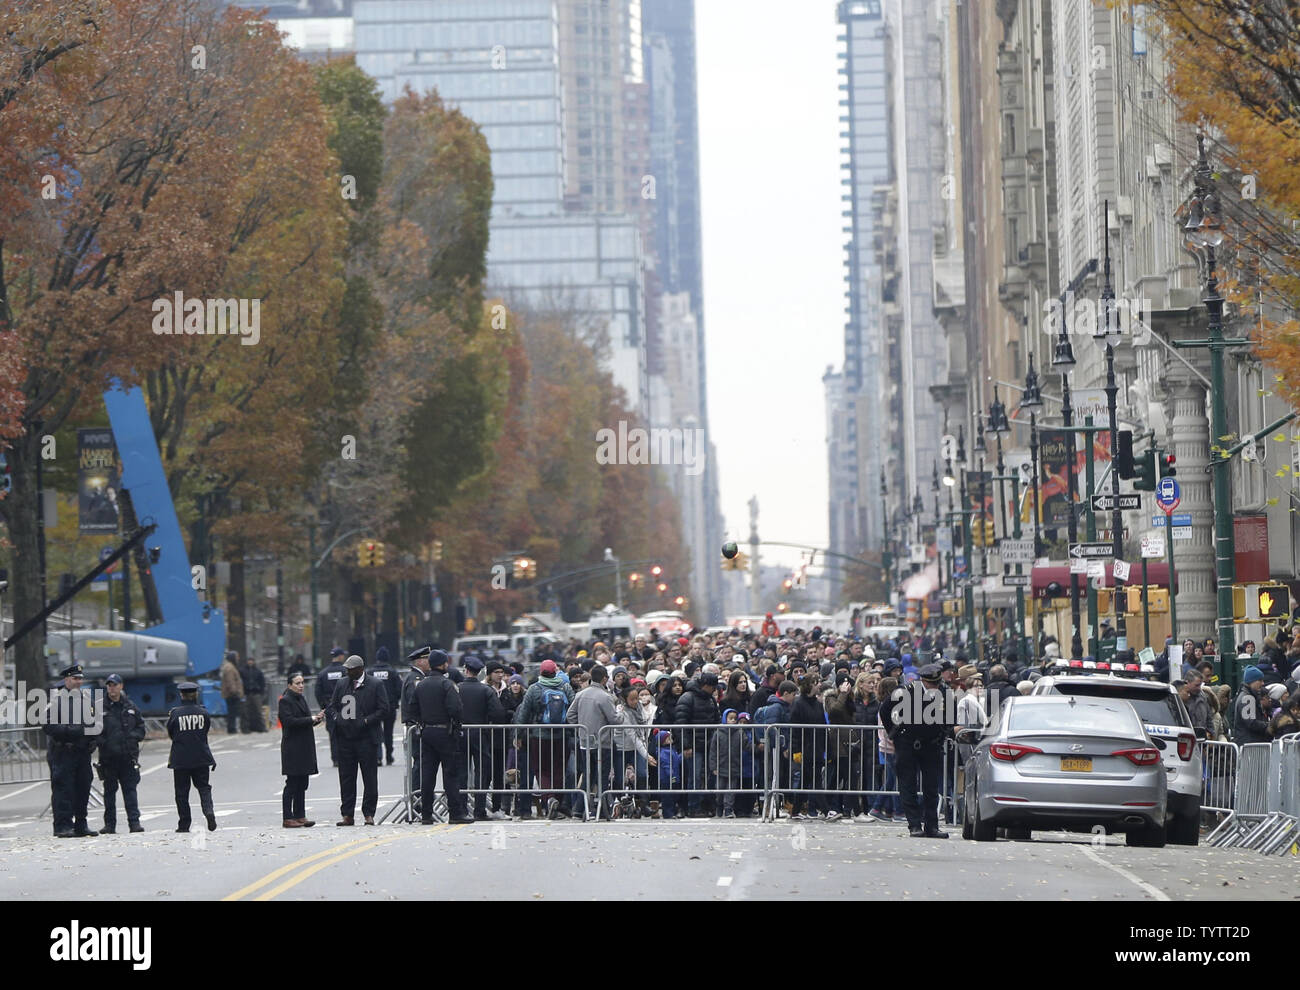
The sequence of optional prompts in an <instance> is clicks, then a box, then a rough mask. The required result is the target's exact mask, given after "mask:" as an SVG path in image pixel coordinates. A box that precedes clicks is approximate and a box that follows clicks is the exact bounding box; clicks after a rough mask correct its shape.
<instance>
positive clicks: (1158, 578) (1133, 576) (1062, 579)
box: [1032, 560, 1177, 599]
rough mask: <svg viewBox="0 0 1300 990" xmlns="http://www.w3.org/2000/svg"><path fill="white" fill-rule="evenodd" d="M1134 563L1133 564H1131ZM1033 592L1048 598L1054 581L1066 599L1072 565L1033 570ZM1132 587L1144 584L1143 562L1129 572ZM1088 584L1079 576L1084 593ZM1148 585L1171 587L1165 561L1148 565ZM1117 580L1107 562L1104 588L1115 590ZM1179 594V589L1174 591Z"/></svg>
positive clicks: (1038, 596) (1054, 565)
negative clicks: (1050, 586)
mask: <svg viewBox="0 0 1300 990" xmlns="http://www.w3.org/2000/svg"><path fill="white" fill-rule="evenodd" d="M1131 563H1132V562H1131ZM1032 580H1033V592H1034V597H1035V598H1043V599H1045V598H1047V586H1048V585H1049V584H1051V583H1052V582H1053V581H1056V582H1058V583H1059V584H1060V585H1061V587H1062V588H1064V589H1065V595H1066V597H1068V596H1069V593H1070V565H1069V564H1049V565H1048V566H1046V567H1035V568H1034V570H1033V579H1032ZM1125 583H1126V584H1128V585H1129V586H1130V587H1132V586H1133V585H1135V584H1138V585H1140V584H1141V583H1142V564H1141V562H1140V561H1139V562H1137V563H1133V566H1132V569H1131V570H1130V571H1129V576H1128V581H1127V582H1125ZM1087 584H1088V579H1087V577H1085V576H1084V575H1082V574H1080V575H1079V590H1080V591H1083V590H1084V589H1085V588H1086V587H1087ZM1147 584H1149V585H1151V586H1152V587H1156V588H1168V587H1169V565H1168V564H1166V563H1164V562H1163V561H1162V562H1160V563H1156V562H1154V561H1152V562H1151V563H1150V564H1147ZM1114 586H1115V578H1114V575H1113V573H1112V571H1111V565H1110V561H1109V560H1107V561H1106V577H1105V581H1104V583H1103V584H1102V587H1103V588H1113V587H1114ZM1174 591H1175V593H1177V588H1175V589H1174Z"/></svg>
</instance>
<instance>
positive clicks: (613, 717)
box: [565, 684, 622, 749]
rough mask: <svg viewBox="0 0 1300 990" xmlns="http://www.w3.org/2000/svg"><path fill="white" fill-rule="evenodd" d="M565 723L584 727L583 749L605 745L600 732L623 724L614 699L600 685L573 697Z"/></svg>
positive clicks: (595, 685)
mask: <svg viewBox="0 0 1300 990" xmlns="http://www.w3.org/2000/svg"><path fill="white" fill-rule="evenodd" d="M565 721H567V722H568V723H569V724H570V725H580V726H582V730H583V731H582V736H581V737H580V741H581V745H582V748H583V749H594V748H595V747H597V746H601V745H604V744H605V743H604V740H603V739H601V737H600V735H599V733H600V730H601V729H603V728H604V727H605V726H607V725H621V724H622V719H620V718H619V716H618V712H617V711H615V709H614V699H613V698H612V697H610V694H609V692H608V691H606V690H605V688H604V687H603V686H601V685H598V684H591V685H588V686H587V687H585V688H583V689H582V690H581V691H579V692H578V693H577V694H576V695H574V696H573V702H572V703H571V704H570V705H569V711H568V715H567V716H566V718H565ZM606 738H608V735H606Z"/></svg>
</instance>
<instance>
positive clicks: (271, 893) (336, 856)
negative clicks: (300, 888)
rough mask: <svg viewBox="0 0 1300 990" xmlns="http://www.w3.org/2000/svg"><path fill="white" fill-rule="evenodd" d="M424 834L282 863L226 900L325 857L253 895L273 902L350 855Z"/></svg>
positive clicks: (335, 849)
mask: <svg viewBox="0 0 1300 990" xmlns="http://www.w3.org/2000/svg"><path fill="white" fill-rule="evenodd" d="M464 827H465V826H464V825H453V826H452V827H451V828H448V829H445V831H448V832H452V831H455V830H456V829H461V828H464ZM421 834H423V833H422V832H420V831H414V832H405V831H404V832H403V833H402V834H401V835H392V836H388V837H386V838H382V839H370V838H368V837H367V838H363V839H355V840H353V841H352V842H350V843H348V844H347V845H345V846H341V847H340V846H334V847H332V848H330V849H325V850H323V851H321V852H318V853H315V854H314V855H312V856H306V857H304V858H303V859H300V860H297V861H295V862H293V863H290V864H289V865H287V866H282V867H280V868H279V869H278V870H274V871H272V872H271V873H268V874H267V875H266V876H264V877H262V879H260V880H258V881H256V882H254V883H251V884H249V885H248V886H247V887H244V888H242V889H240V890H237V891H235V892H234V893H233V894H230V895H228V896H226V897H223V898H222V900H223V901H237V900H239V899H241V898H243V897H245V896H247V895H248V894H251V893H252V892H253V891H255V890H259V889H260V888H262V887H265V886H266V885H267V884H269V883H272V882H274V881H275V880H278V879H279V878H280V877H282V876H284V875H285V874H286V873H292V872H293V871H294V870H297V869H299V868H300V867H303V866H307V865H308V864H309V863H315V862H316V860H323V861H322V862H319V863H316V865H315V866H312V867H310V868H309V869H306V870H304V871H303V872H301V873H299V874H298V875H296V876H294V877H292V878H291V879H289V880H286V881H285V882H284V883H282V884H280V885H279V886H277V887H274V888H272V889H271V890H268V891H266V892H264V893H262V894H258V896H257V897H255V898H253V899H254V900H257V901H269V900H271V899H272V898H274V897H277V896H279V895H280V894H282V893H284V891H286V890H288V889H289V888H291V887H294V886H297V885H298V884H300V883H302V882H303V881H304V880H306V879H307V878H308V877H311V876H314V875H315V874H316V873H319V872H320V871H321V870H323V869H325V867H327V866H332V865H333V864H335V863H338V862H341V861H342V860H345V859H347V858H348V857H350V856H355V855H356V854H357V853H362V852H366V851H367V850H369V849H374V848H375V847H376V846H382V845H385V844H386V843H389V842H396V841H397V840H398V839H402V838H405V837H407V836H411V835H421ZM340 850H342V851H340ZM327 856H328V857H329V858H328V859H325V857H327Z"/></svg>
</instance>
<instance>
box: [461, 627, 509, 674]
mask: <svg viewBox="0 0 1300 990" xmlns="http://www.w3.org/2000/svg"><path fill="white" fill-rule="evenodd" d="M509 649H510V637H509V636H506V635H505V634H503V633H479V634H475V635H471V636H457V637H456V639H455V640H454V641H453V642H452V644H451V662H452V663H454V664H456V665H457V666H459V665H460V658H461V657H463V656H464V655H465V654H466V653H473V654H475V655H476V656H481V657H490V656H491V655H492V654H493V653H501V652H503V651H508V650H509Z"/></svg>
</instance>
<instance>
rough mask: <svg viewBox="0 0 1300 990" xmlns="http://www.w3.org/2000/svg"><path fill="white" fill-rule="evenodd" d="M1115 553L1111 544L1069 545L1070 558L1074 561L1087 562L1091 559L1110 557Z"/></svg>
mask: <svg viewBox="0 0 1300 990" xmlns="http://www.w3.org/2000/svg"><path fill="white" fill-rule="evenodd" d="M1114 553H1115V545H1114V544H1113V543H1071V544H1070V556H1071V557H1074V558H1075V559H1076V560H1088V559H1090V558H1093V557H1110V556H1113V555H1114Z"/></svg>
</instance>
